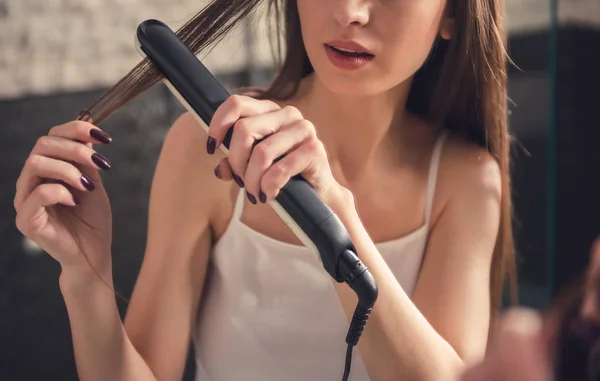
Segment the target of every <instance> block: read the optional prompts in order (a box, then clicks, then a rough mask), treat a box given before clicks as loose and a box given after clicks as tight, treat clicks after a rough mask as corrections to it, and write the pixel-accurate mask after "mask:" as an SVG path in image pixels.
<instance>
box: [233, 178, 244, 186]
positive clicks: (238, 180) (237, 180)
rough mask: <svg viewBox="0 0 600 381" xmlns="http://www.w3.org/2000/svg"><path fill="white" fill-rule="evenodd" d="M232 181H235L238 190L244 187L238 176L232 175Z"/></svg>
mask: <svg viewBox="0 0 600 381" xmlns="http://www.w3.org/2000/svg"><path fill="white" fill-rule="evenodd" d="M233 181H235V183H236V184H237V185H238V187H240V188H243V187H244V182H243V181H242V179H241V178H240V177H239V176H238V175H233Z"/></svg>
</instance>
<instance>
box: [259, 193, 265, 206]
mask: <svg viewBox="0 0 600 381" xmlns="http://www.w3.org/2000/svg"><path fill="white" fill-rule="evenodd" d="M258 199H259V200H260V202H262V203H263V204H264V203H266V202H267V195H266V194H264V193H263V191H260V193H259V194H258Z"/></svg>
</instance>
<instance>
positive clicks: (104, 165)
mask: <svg viewBox="0 0 600 381" xmlns="http://www.w3.org/2000/svg"><path fill="white" fill-rule="evenodd" d="M92 161H93V162H94V164H96V165H97V166H98V168H100V169H104V170H105V171H108V170H109V169H110V167H111V166H110V162H109V161H108V160H107V159H106V158H105V157H104V156H102V155H100V154H99V153H97V152H96V153H94V154H93V155H92Z"/></svg>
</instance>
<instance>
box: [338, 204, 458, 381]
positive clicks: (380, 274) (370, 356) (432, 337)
mask: <svg viewBox="0 0 600 381" xmlns="http://www.w3.org/2000/svg"><path fill="white" fill-rule="evenodd" d="M349 202H351V200H350V201H349ZM347 205H348V204H347V203H346V205H345V206H344V207H340V208H334V210H335V211H336V214H337V215H338V216H339V217H340V219H341V220H342V222H343V223H344V225H345V226H346V228H347V229H348V231H349V233H350V236H351V237H352V240H353V242H354V244H355V246H356V249H357V252H358V256H359V257H360V259H361V260H362V261H363V263H364V264H365V265H366V266H367V267H368V268H369V271H370V272H371V274H372V275H373V276H374V278H375V280H376V282H377V285H378V288H379V296H378V299H377V302H376V304H375V307H374V308H373V311H372V313H371V316H370V318H369V321H368V322H367V326H366V328H365V331H364V333H363V335H362V336H361V339H360V341H359V344H358V350H359V351H360V354H361V358H362V359H363V361H364V363H365V366H366V368H367V370H368V373H369V376H370V378H371V379H372V380H374V381H382V380H435V381H444V380H455V379H456V378H457V374H458V373H459V372H460V371H461V370H462V360H461V359H460V357H459V356H458V355H457V353H456V351H454V349H453V348H452V346H451V345H450V344H448V342H447V341H446V340H445V339H444V338H443V337H442V336H440V335H439V334H438V333H437V332H436V331H435V329H434V328H433V327H432V326H431V325H430V324H429V323H428V322H427V320H426V318H425V317H424V316H423V315H422V314H421V313H420V311H419V310H418V309H417V307H416V306H415V305H414V304H413V302H412V301H411V300H410V298H409V297H408V295H407V294H406V293H405V292H404V290H403V289H402V287H401V286H400V284H399V283H398V281H397V280H396V278H395V277H394V275H393V273H392V272H391V270H390V268H389V267H388V266H387V264H386V263H385V260H384V259H383V258H382V257H381V255H380V254H379V252H378V250H377V248H376V246H375V245H374V243H373V241H372V240H371V238H370V237H369V235H368V233H367V231H366V230H365V228H364V226H363V225H362V223H361V221H360V219H359V217H358V214H357V213H356V212H353V211H354V208H348V206H347ZM336 209H337V210H336ZM336 290H337V292H338V295H339V297H340V300H341V302H342V305H343V308H344V310H345V312H346V315H347V316H348V319H351V317H352V314H353V313H354V309H355V307H356V302H357V299H356V296H355V295H354V292H353V291H352V290H351V289H350V288H349V287H348V286H347V285H345V284H336Z"/></svg>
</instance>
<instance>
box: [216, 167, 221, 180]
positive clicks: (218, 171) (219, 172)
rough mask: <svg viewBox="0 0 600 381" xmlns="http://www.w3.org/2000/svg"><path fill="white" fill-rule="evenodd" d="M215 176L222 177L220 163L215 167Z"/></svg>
mask: <svg viewBox="0 0 600 381" xmlns="http://www.w3.org/2000/svg"><path fill="white" fill-rule="evenodd" d="M215 176H216V177H217V179H220V178H221V168H220V167H219V166H218V165H217V166H216V167H215Z"/></svg>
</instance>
